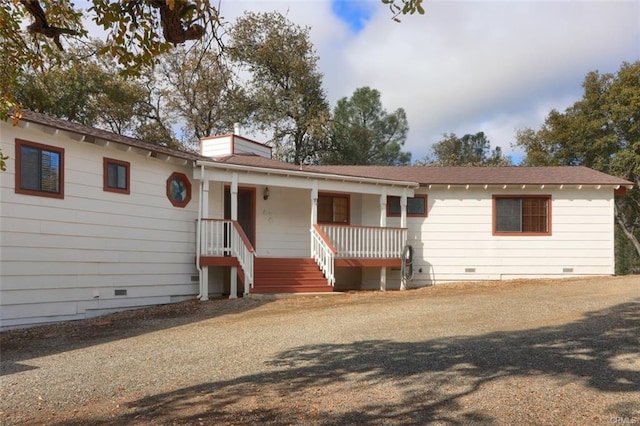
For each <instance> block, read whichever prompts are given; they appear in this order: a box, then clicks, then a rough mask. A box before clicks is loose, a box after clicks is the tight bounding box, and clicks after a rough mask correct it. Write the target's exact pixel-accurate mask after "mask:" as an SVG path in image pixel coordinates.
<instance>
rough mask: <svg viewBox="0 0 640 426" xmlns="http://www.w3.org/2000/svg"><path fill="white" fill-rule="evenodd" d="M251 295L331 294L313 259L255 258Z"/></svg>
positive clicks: (330, 289) (331, 289)
mask: <svg viewBox="0 0 640 426" xmlns="http://www.w3.org/2000/svg"><path fill="white" fill-rule="evenodd" d="M254 276H255V277H254V280H253V288H252V289H251V292H252V293H312V292H313V293H315V292H331V291H333V287H331V286H330V285H328V283H327V280H326V278H325V277H324V275H323V274H322V271H320V268H318V265H316V263H315V261H314V260H313V259H309V258H256V259H255V262H254Z"/></svg>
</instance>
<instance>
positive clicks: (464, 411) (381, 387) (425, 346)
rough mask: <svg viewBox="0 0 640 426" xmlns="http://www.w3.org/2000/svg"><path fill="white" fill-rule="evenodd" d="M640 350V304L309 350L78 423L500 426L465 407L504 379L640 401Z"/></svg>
mask: <svg viewBox="0 0 640 426" xmlns="http://www.w3.org/2000/svg"><path fill="white" fill-rule="evenodd" d="M639 347H640V302H635V303H625V304H621V305H617V306H614V307H612V308H609V309H606V310H602V311H596V312H591V313H589V314H587V317H586V318H585V319H584V320H581V321H577V322H572V323H567V324H565V325H562V326H557V327H546V328H539V329H532V330H523V331H514V332H496V333H489V334H485V335H482V336H472V337H457V338H444V339H435V340H427V341H422V342H395V341H388V340H369V341H356V342H353V343H349V344H321V345H307V346H301V347H297V348H294V349H292V350H289V351H286V352H282V353H280V354H279V355H278V356H277V358H275V359H273V360H271V361H270V362H268V365H266V366H265V369H269V370H270V371H267V372H265V373H262V374H254V375H247V376H243V377H239V378H237V379H235V380H230V381H219V382H210V383H203V384H199V385H196V386H193V387H187V388H183V389H179V390H176V391H174V392H170V393H160V394H156V395H152V396H149V397H145V398H142V399H140V400H137V401H134V402H132V403H130V404H129V405H128V406H127V407H126V408H125V409H124V413H123V414H122V415H120V416H117V417H115V418H109V419H106V418H100V417H95V418H82V419H78V421H77V423H78V424H87V423H90V424H137V423H140V424H147V422H154V423H162V424H167V423H170V424H220V423H233V424H254V423H264V424H309V423H311V424H323V425H324V424H326V425H329V424H332V425H333V424H354V423H357V424H388V423H393V424H399V423H402V424H424V423H430V422H444V423H447V424H468V423H483V424H491V423H493V422H495V421H496V420H497V419H494V418H492V417H490V416H488V415H487V414H486V413H487V411H484V412H482V413H481V412H479V411H473V410H472V409H470V408H469V407H465V405H464V401H463V400H462V398H464V397H466V396H470V395H474V394H476V393H479V392H482V390H481V387H482V386H483V385H485V384H488V383H490V382H492V381H496V380H499V379H504V378H515V379H518V378H524V377H536V376H545V377H548V376H551V377H555V378H558V379H559V380H566V381H580V382H582V383H584V385H585V386H588V387H591V388H593V389H596V390H600V391H606V392H619V393H631V392H638V390H639V389H640V369H638V364H637V357H638V348H639ZM249 362H250V361H249ZM625 362H627V364H625ZM633 362H635V364H632V363H633ZM629 363H631V364H629ZM517 391H518V390H516V389H514V392H517ZM376 392H377V393H376ZM520 392H521V394H520V395H519V396H522V397H523V398H525V399H526V398H527V397H528V395H526V390H524V391H523V390H520ZM345 400H350V403H348V404H344V401H345ZM327 402H328V404H327ZM323 403H324V404H323ZM632 411H633V412H629V413H630V414H628V415H629V416H633V415H635V416H638V415H639V414H640V413H638V407H636V408H635V409H634V410H632Z"/></svg>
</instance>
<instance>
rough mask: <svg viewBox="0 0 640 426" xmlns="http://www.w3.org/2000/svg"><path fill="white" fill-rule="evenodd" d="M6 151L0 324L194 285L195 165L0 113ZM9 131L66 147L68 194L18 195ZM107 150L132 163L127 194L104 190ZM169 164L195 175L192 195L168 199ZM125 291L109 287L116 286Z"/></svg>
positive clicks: (126, 303)
mask: <svg viewBox="0 0 640 426" xmlns="http://www.w3.org/2000/svg"><path fill="white" fill-rule="evenodd" d="M0 126H2V133H1V136H0V139H1V140H0V142H1V143H2V150H3V153H4V154H5V155H9V157H10V159H9V160H8V162H7V171H6V172H2V173H0V200H1V210H0V218H1V221H0V258H1V259H2V265H1V270H0V279H1V283H0V291H1V295H0V298H1V302H2V306H1V307H0V322H1V324H0V325H1V326H2V327H11V326H19V325H23V324H29V323H38V322H49V321H57V320H64V319H77V318H84V317H90V316H94V315H97V314H101V313H105V312H112V311H114V310H118V309H123V308H132V307H138V306H145V305H152V304H157V303H170V302H173V301H177V300H183V299H185V298H189V297H194V296H195V295H196V294H197V292H198V285H197V282H194V281H192V276H193V275H196V274H197V271H196V269H195V266H194V256H195V218H196V211H197V206H198V182H194V181H193V180H192V179H191V175H192V173H193V172H192V168H191V166H182V165H179V164H180V162H177V161H174V160H171V159H169V160H159V159H154V158H149V157H145V156H143V155H140V154H139V153H138V150H135V149H132V150H130V151H127V150H126V149H123V147H122V146H119V145H116V144H108V145H107V146H106V147H101V146H99V145H94V144H91V143H86V142H80V141H76V140H72V139H70V138H68V136H67V135H66V134H65V133H64V132H60V133H58V134H55V135H49V134H47V133H45V132H43V131H41V130H40V127H39V126H36V125H29V126H28V127H27V128H26V129H23V128H20V127H12V126H11V125H10V124H8V123H5V122H2V123H1V124H0ZM15 138H20V139H25V140H28V141H32V142H36V143H41V144H46V145H51V146H55V147H60V148H64V150H65V157H64V165H65V170H64V172H65V182H64V199H54V198H46V197H38V196H32V195H22V194H16V193H15V191H14V182H15V146H14V140H15ZM103 157H108V158H114V159H118V160H122V161H127V162H130V176H131V182H130V186H131V194H119V193H112V192H105V191H103ZM172 172H181V173H184V174H185V175H187V176H188V177H189V178H190V179H191V183H192V199H191V201H190V202H189V204H188V205H187V206H186V207H185V208H177V207H174V206H173V205H172V204H171V203H170V201H169V200H168V199H167V196H166V180H167V178H168V177H169V175H170V174H171V173H172ZM116 289H118V290H126V291H127V295H126V296H115V294H114V290H116Z"/></svg>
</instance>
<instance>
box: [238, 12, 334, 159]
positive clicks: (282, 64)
mask: <svg viewBox="0 0 640 426" xmlns="http://www.w3.org/2000/svg"><path fill="white" fill-rule="evenodd" d="M230 36H231V41H230V43H229V45H228V46H227V49H226V51H227V53H228V54H229V57H230V58H231V59H232V60H234V61H237V62H238V63H240V64H241V65H243V66H244V68H245V70H246V71H247V72H248V74H249V75H250V81H249V82H248V83H247V87H248V88H249V93H248V97H249V98H250V102H251V104H252V105H254V106H255V108H256V109H255V112H254V118H253V120H254V123H255V124H256V126H257V127H258V128H260V129H261V130H264V131H267V132H273V144H274V146H275V156H276V157H277V158H280V159H282V160H285V161H289V162H292V163H295V164H300V163H313V162H315V161H316V157H317V155H318V153H319V152H320V151H322V150H323V149H324V148H325V145H326V124H327V122H328V117H329V106H328V103H327V101H326V96H325V93H324V90H323V89H322V74H321V73H320V72H319V71H318V69H317V61H318V58H317V57H316V56H315V51H314V49H313V45H312V44H311V41H310V39H309V28H302V27H300V26H298V25H295V24H293V23H292V22H291V21H289V20H288V19H287V18H286V17H285V16H284V15H282V14H280V13H278V12H271V13H252V12H248V13H245V15H244V16H242V17H240V18H238V20H237V21H236V23H235V25H234V26H233V28H232V29H231V31H230Z"/></svg>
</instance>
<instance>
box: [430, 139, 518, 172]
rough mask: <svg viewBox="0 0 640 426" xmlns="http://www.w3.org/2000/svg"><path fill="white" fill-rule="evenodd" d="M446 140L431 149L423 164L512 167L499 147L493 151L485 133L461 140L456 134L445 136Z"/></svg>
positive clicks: (509, 160)
mask: <svg viewBox="0 0 640 426" xmlns="http://www.w3.org/2000/svg"><path fill="white" fill-rule="evenodd" d="M443 136H444V139H443V140H441V141H440V142H437V143H435V144H434V145H433V146H432V147H431V155H427V156H426V157H425V158H424V160H423V161H422V162H421V164H424V165H433V166H510V165H511V159H510V158H509V157H506V156H504V155H503V154H502V149H501V148H500V147H499V146H498V147H496V148H495V149H493V150H492V149H491V142H490V141H489V139H487V137H486V135H485V134H484V132H478V133H476V134H475V135H472V134H466V135H464V136H462V137H461V138H459V137H458V136H456V134H455V133H449V134H446V133H445V134H444V135H443Z"/></svg>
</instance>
